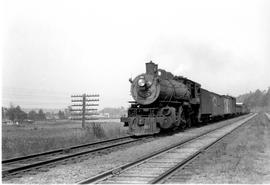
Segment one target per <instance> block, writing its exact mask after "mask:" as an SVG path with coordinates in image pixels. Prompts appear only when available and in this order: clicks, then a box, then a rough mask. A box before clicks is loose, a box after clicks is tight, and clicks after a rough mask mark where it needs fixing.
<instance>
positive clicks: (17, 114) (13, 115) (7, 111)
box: [2, 105, 66, 122]
mask: <svg viewBox="0 0 270 185" xmlns="http://www.w3.org/2000/svg"><path fill="white" fill-rule="evenodd" d="M46 114H49V116H48V115H47V116H46ZM46 114H45V113H44V111H43V110H42V109H39V110H38V111H35V110H31V111H30V112H29V113H26V112H25V111H23V110H22V109H21V107H20V106H16V107H14V106H12V105H11V106H10V107H9V108H5V107H2V120H11V121H12V122H23V121H25V120H28V121H42V120H46V119H48V117H49V119H50V118H51V113H46ZM57 117H58V119H65V118H66V116H65V113H64V112H63V111H59V112H58V114H57Z"/></svg>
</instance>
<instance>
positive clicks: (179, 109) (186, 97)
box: [121, 61, 236, 136]
mask: <svg viewBox="0 0 270 185" xmlns="http://www.w3.org/2000/svg"><path fill="white" fill-rule="evenodd" d="M129 81H130V82H131V95H132V97H133V99H134V101H132V102H130V103H131V106H130V108H129V109H128V115H127V116H126V117H121V121H122V122H124V126H128V127H129V133H130V134H131V135H136V136H139V135H150V134H155V133H159V132H160V131H166V130H168V129H185V128H187V127H191V126H192V125H197V124H200V123H202V122H206V121H209V120H215V119H218V118H224V117H230V116H234V115H236V100H235V98H234V97H231V96H228V95H219V94H216V93H213V92H210V91H207V90H206V89H203V88H201V85H200V84H199V83H197V82H194V81H192V80H190V79H187V78H184V77H182V76H174V75H173V74H172V73H170V72H167V71H165V70H162V69H158V65H157V64H155V63H153V62H152V61H151V62H148V63H146V73H143V74H141V75H138V76H137V77H136V78H135V79H133V80H132V79H130V80H129Z"/></svg>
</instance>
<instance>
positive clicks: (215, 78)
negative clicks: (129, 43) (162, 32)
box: [154, 39, 263, 96]
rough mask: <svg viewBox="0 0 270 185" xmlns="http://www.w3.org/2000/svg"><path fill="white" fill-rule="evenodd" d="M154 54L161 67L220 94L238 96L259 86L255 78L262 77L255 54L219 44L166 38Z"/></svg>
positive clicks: (260, 66) (157, 46)
mask: <svg viewBox="0 0 270 185" xmlns="http://www.w3.org/2000/svg"><path fill="white" fill-rule="evenodd" d="M154 53H155V61H154V62H156V63H158V64H159V67H160V68H163V69H165V70H167V71H170V72H172V73H173V74H174V75H179V76H185V77H187V78H189V79H191V80H194V81H196V82H198V83H200V84H201V85H202V87H203V88H206V89H208V90H211V91H214V92H217V93H221V94H227V93H228V94H231V95H234V96H236V95H238V94H241V93H244V92H248V91H249V90H251V89H256V88H258V87H257V86H256V85H257V83H256V81H258V80H259V79H261V78H262V73H258V71H263V66H262V65H256V63H257V62H258V61H257V60H256V59H255V57H253V58H252V57H249V55H248V54H247V55H241V54H239V53H236V52H235V51H234V50H231V49H230V48H224V47H223V48H222V47H220V46H218V45H217V44H212V43H205V42H199V41H198V42H195V41H192V40H187V39H181V40H169V39H163V40H162V42H159V43H158V44H157V45H156V48H155V51H154ZM237 54H238V55H237Z"/></svg>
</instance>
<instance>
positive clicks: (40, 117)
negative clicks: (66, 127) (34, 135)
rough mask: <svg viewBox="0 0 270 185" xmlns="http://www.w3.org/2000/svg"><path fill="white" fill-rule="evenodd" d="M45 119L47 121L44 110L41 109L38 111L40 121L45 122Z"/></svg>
mask: <svg viewBox="0 0 270 185" xmlns="http://www.w3.org/2000/svg"><path fill="white" fill-rule="evenodd" d="M45 119H46V116H45V114H44V112H43V110H42V109H39V111H38V120H45Z"/></svg>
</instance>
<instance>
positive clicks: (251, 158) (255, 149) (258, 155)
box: [168, 113, 270, 184]
mask: <svg viewBox="0 0 270 185" xmlns="http://www.w3.org/2000/svg"><path fill="white" fill-rule="evenodd" d="M178 173H179V172H178ZM179 174H181V175H183V174H186V176H185V179H182V180H181V181H174V182H168V183H188V184H190V183H192V184H199V183H200V184H201V183H206V184H213V183H214V184H224V183H225V184H231V183H233V184H242V183H244V184H261V183H266V184H269V183H270V121H269V120H268V119H267V117H266V115H265V114H263V113H260V114H259V115H257V116H256V117H255V118H254V119H252V120H250V123H249V124H248V125H247V126H246V127H243V128H241V131H240V132H238V131H237V132H235V133H234V134H231V135H230V136H229V137H226V139H224V140H223V141H222V142H220V143H219V144H218V145H216V146H215V147H213V148H212V149H211V150H209V151H208V152H206V153H205V154H204V155H203V156H201V157H200V158H199V159H198V160H195V161H194V162H193V163H192V164H190V165H189V166H187V167H186V168H185V169H183V170H181V171H180V173H179Z"/></svg>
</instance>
